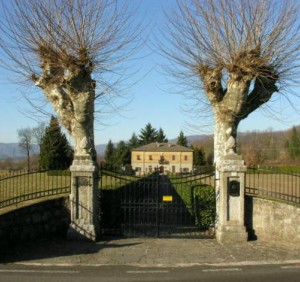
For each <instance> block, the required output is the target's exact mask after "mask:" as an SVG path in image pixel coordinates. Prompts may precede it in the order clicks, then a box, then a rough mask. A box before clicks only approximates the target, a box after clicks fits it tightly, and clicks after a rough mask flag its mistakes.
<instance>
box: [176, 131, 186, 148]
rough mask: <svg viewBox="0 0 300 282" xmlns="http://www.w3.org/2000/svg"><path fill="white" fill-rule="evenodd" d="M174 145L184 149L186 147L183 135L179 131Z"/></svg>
mask: <svg viewBox="0 0 300 282" xmlns="http://www.w3.org/2000/svg"><path fill="white" fill-rule="evenodd" d="M176 144H177V145H180V146H184V147H187V146H188V141H187V138H186V136H185V135H184V133H183V132H182V130H181V131H180V133H179V136H178V137H177V143H176Z"/></svg>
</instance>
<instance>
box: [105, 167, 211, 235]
mask: <svg viewBox="0 0 300 282" xmlns="http://www.w3.org/2000/svg"><path fill="white" fill-rule="evenodd" d="M213 183H214V180H213V174H212V173H211V172H206V173H202V174H199V175H186V176H172V177H168V176H166V175H162V174H160V173H159V172H155V173H153V174H150V175H145V176H143V177H137V176H135V175H130V174H129V173H127V172H126V171H122V170H121V171H119V172H116V171H113V170H108V169H102V170H101V181H100V185H101V190H100V191H101V202H102V203H101V207H102V213H101V215H102V218H101V226H102V233H103V234H104V235H124V236H150V237H182V236H183V237H197V238H199V237H203V236H212V235H214V234H213V232H212V228H210V229H209V226H203V224H201V223H200V214H201V209H203V208H204V206H203V205H201V201H199V197H198V196H199V193H198V192H197V191H201V190H203V189H205V188H206V189H207V188H209V189H210V191H214V189H213V188H212V187H211V186H213ZM213 208H214V207H213ZM212 213H214V211H212ZM205 229H206V230H208V229H209V230H208V231H205V232H203V231H204V230H205Z"/></svg>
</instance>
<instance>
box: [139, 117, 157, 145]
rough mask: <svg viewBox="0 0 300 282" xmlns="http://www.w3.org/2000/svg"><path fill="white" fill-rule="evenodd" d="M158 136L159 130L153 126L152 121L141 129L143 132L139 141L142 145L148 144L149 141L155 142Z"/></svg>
mask: <svg viewBox="0 0 300 282" xmlns="http://www.w3.org/2000/svg"><path fill="white" fill-rule="evenodd" d="M156 138H157V130H156V129H155V128H153V127H152V125H151V123H150V122H149V123H147V124H146V126H145V128H143V129H141V134H140V135H139V141H140V144H141V145H147V144H149V143H152V142H155V141H156Z"/></svg>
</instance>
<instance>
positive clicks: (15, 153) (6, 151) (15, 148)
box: [0, 143, 39, 160]
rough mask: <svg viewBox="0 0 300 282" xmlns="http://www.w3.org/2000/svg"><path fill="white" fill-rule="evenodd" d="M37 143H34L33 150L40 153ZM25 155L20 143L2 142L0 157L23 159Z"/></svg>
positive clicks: (0, 144)
mask: <svg viewBox="0 0 300 282" xmlns="http://www.w3.org/2000/svg"><path fill="white" fill-rule="evenodd" d="M38 151H39V149H38V146H37V145H33V152H34V153H38ZM24 157H25V153H24V151H22V150H21V148H20V146H19V143H0V159H2V160H3V159H6V158H11V159H23V158H24Z"/></svg>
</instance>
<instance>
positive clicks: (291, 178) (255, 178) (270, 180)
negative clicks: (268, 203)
mask: <svg viewBox="0 0 300 282" xmlns="http://www.w3.org/2000/svg"><path fill="white" fill-rule="evenodd" d="M245 186H246V187H245V188H246V189H245V191H246V194H247V195H252V196H262V197H267V198H272V199H278V200H282V201H286V202H291V203H296V204H300V174H297V173H284V172H280V171H276V170H266V169H251V168H250V169H248V171H247V173H246V185H245Z"/></svg>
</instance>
